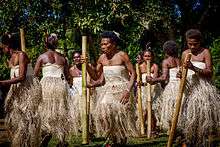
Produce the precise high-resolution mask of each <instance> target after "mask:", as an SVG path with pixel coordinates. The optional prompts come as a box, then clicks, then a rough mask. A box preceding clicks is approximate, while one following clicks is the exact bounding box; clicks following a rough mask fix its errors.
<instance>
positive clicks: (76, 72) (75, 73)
mask: <svg viewBox="0 0 220 147" xmlns="http://www.w3.org/2000/svg"><path fill="white" fill-rule="evenodd" d="M80 56H81V55H80V54H79V53H75V54H74V55H73V62H74V65H73V66H72V67H71V68H70V69H69V74H70V76H71V77H80V76H82V64H81V57H80Z"/></svg>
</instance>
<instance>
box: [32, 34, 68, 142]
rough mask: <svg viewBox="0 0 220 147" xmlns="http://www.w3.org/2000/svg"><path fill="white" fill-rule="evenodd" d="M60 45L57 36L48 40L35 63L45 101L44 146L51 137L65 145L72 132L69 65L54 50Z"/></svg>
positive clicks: (41, 106)
mask: <svg viewBox="0 0 220 147" xmlns="http://www.w3.org/2000/svg"><path fill="white" fill-rule="evenodd" d="M57 45H58V38H57V35H56V34H51V35H50V36H49V37H48V51H47V52H45V53H43V54H41V55H40V56H39V57H38V59H37V62H36V65H35V69H34V75H35V76H39V73H40V70H41V68H42V75H43V77H42V79H41V81H40V83H41V86H42V98H43V99H42V102H41V104H40V107H39V112H40V116H41V129H42V136H43V142H42V146H45V145H47V144H48V142H49V141H50V138H51V137H52V135H55V136H56V137H57V138H58V139H59V141H60V142H59V144H60V145H63V144H64V142H65V137H66V135H67V134H68V130H69V123H68V120H69V115H68V104H67V99H68V90H69V89H68V88H69V87H68V83H67V81H66V79H67V76H68V65H67V61H66V59H65V57H63V55H62V54H60V53H58V52H56V51H55V49H56V48H57Z"/></svg>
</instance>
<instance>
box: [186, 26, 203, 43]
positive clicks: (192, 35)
mask: <svg viewBox="0 0 220 147" xmlns="http://www.w3.org/2000/svg"><path fill="white" fill-rule="evenodd" d="M185 36H186V39H196V40H199V41H201V40H202V34H201V32H200V31H199V30H198V29H189V30H188V31H186V34H185Z"/></svg>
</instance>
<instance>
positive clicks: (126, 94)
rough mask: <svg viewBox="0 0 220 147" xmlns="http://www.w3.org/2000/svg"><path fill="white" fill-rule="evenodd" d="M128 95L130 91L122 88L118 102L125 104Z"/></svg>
mask: <svg viewBox="0 0 220 147" xmlns="http://www.w3.org/2000/svg"><path fill="white" fill-rule="evenodd" d="M129 97H130V91H128V90H124V91H123V95H122V98H121V100H120V103H122V104H124V105H125V104H126V103H128V102H129Z"/></svg>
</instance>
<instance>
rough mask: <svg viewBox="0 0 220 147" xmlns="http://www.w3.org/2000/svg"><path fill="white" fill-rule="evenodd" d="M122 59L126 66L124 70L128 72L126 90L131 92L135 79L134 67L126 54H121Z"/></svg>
mask: <svg viewBox="0 0 220 147" xmlns="http://www.w3.org/2000/svg"><path fill="white" fill-rule="evenodd" d="M123 59H124V64H125V66H126V68H127V69H128V72H129V73H130V80H129V83H128V90H129V91H131V89H132V87H133V84H134V81H135V78H136V72H135V70H134V67H133V65H132V63H131V61H130V59H129V57H128V54H127V53H123Z"/></svg>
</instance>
